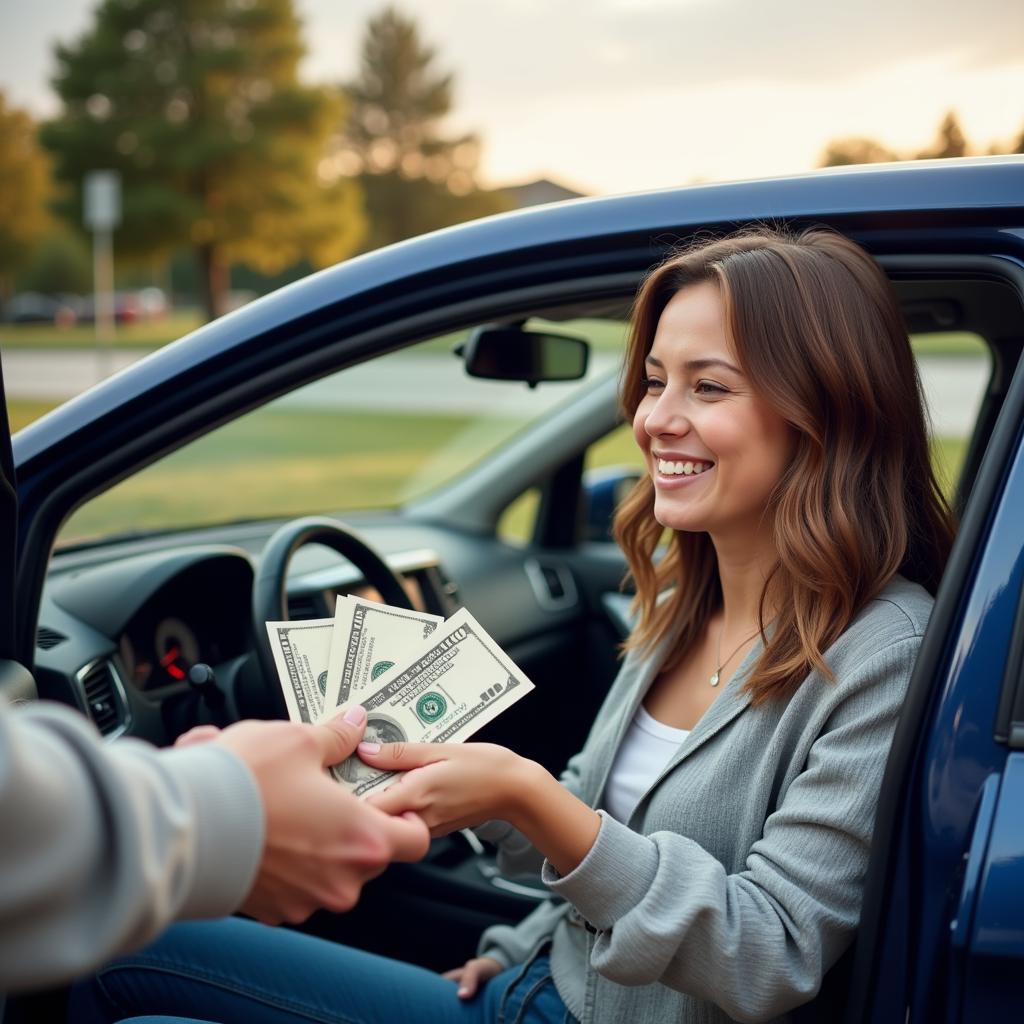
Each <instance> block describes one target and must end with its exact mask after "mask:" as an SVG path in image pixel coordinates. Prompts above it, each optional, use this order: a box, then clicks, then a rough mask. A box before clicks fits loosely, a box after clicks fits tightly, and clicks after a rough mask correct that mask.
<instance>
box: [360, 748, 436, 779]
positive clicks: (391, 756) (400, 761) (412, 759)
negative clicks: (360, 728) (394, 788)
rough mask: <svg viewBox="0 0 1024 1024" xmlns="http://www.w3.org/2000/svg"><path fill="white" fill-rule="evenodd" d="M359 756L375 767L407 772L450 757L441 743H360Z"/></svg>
mask: <svg viewBox="0 0 1024 1024" xmlns="http://www.w3.org/2000/svg"><path fill="white" fill-rule="evenodd" d="M357 749H358V752H359V756H360V757H361V758H362V759H363V760H364V761H365V762H366V763H367V764H372V765H373V767H374V768H387V769H388V770H389V771H400V772H405V771H408V770H409V769H410V768H419V767H420V765H424V764H433V763H434V762H435V761H443V760H445V759H446V758H447V757H448V752H447V751H446V750H445V749H444V744H440V743H383V744H381V743H370V742H364V743H360V744H359V747H358V748H357Z"/></svg>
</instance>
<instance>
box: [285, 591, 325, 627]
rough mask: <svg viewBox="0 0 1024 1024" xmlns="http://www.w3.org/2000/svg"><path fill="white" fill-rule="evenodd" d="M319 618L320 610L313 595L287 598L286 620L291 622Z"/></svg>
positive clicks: (298, 595) (297, 595)
mask: <svg viewBox="0 0 1024 1024" xmlns="http://www.w3.org/2000/svg"><path fill="white" fill-rule="evenodd" d="M319 617H320V608H319V602H318V600H317V596H316V595H315V594H295V595H290V596H289V598H288V618H289V619H291V621H292V622H299V621H301V620H303V619H316V618H319Z"/></svg>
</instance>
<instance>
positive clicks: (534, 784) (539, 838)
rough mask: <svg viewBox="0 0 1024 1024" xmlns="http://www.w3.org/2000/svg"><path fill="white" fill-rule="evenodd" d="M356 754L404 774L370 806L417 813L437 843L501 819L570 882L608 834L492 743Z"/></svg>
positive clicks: (376, 747)
mask: <svg viewBox="0 0 1024 1024" xmlns="http://www.w3.org/2000/svg"><path fill="white" fill-rule="evenodd" d="M357 749H358V752H359V756H360V757H361V758H362V759H363V760H364V761H365V762H366V763H367V764H369V765H372V766H373V767H374V768H384V769H387V770H388V771H399V772H405V774H404V775H403V776H402V778H401V779H400V780H399V781H398V782H397V783H395V785H393V786H392V787H391V788H390V789H386V790H385V791H384V792H383V793H380V794H379V795H377V796H372V797H370V799H369V801H368V802H369V803H371V804H373V805H374V806H375V807H378V808H380V810H382V811H386V812H387V813H388V814H404V813H406V812H408V811H412V812H413V813H414V814H416V815H417V816H418V817H419V818H421V819H422V820H423V821H424V822H425V823H426V826H427V828H429V829H430V834H431V835H432V836H446V835H447V834H448V833H449V832H454V831H455V830H456V829H460V828H471V827H472V826H473V825H479V824H480V823H481V822H483V821H489V820H490V819H491V818H498V819H500V820H501V821H507V822H508V823H509V824H510V825H512V826H513V827H514V828H516V829H518V830H519V831H520V832H522V833H523V835H525V836H526V838H527V839H529V840H530V842H531V843H533V845H534V846H535V847H536V848H537V849H538V850H539V851H540V852H541V853H542V854H543V855H544V856H545V857H547V859H548V860H549V861H550V862H551V865H552V866H553V867H554V869H555V870H556V871H557V872H558V873H559V874H561V875H567V874H568V873H569V872H570V871H572V870H573V869H574V868H575V867H576V865H577V864H579V862H580V861H581V860H583V858H584V857H585V856H586V855H587V852H588V851H589V850H590V848H591V846H593V844H594V840H595V839H596V838H597V833H598V831H599V830H600V828H601V818H600V816H599V815H598V813H597V811H595V810H593V809H592V808H590V807H588V806H587V805H586V804H585V803H583V801H582V800H579V799H578V798H577V797H575V796H573V795H572V793H570V792H569V791H568V790H567V789H566V788H565V787H564V786H563V785H562V784H561V783H560V782H559V781H558V779H556V778H555V777H554V776H552V775H550V774H549V773H548V772H546V771H545V770H544V769H543V768H542V767H541V766H540V765H539V764H537V763H536V762H535V761H528V760H527V759H526V758H525V757H520V756H519V755H518V754H514V753H513V752H512V751H511V750H507V749H506V748H505V747H498V746H495V745H494V744H493V743H385V744H384V745H383V746H381V745H380V744H379V743H360V744H359V747H358V748H357Z"/></svg>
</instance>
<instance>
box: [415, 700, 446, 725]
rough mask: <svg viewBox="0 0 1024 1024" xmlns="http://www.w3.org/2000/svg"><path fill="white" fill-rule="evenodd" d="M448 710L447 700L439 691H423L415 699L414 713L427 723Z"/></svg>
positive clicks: (435, 719)
mask: <svg viewBox="0 0 1024 1024" xmlns="http://www.w3.org/2000/svg"><path fill="white" fill-rule="evenodd" d="M447 710H448V702H447V701H446V700H445V699H444V697H442V696H441V694H439V693H433V692H431V693H425V694H423V696H422V697H420V699H419V700H418V701H416V714H417V715H419V716H420V718H422V719H423V721H424V722H426V723H427V724H428V725H429V724H430V723H431V722H436V721H437V720H438V719H439V718H440V717H441V716H442V715H443V714H444V713H445V712H446V711H447Z"/></svg>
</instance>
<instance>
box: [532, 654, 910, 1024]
mask: <svg viewBox="0 0 1024 1024" xmlns="http://www.w3.org/2000/svg"><path fill="white" fill-rule="evenodd" d="M919 645H920V637H912V638H909V639H906V640H901V641H899V642H897V643H895V644H893V645H892V646H890V647H888V648H885V649H884V650H882V651H880V652H879V653H878V654H877V655H875V656H874V657H872V658H870V659H869V660H868V661H867V662H866V663H865V664H864V665H862V666H861V668H860V669H859V671H858V672H857V676H858V680H857V686H856V687H855V688H851V689H850V690H849V691H848V693H849V695H848V696H846V697H845V698H844V699H843V700H842V701H841V702H839V703H838V704H837V707H836V708H835V709H834V711H833V713H832V715H831V716H830V718H829V721H828V723H827V725H826V727H825V729H824V731H823V732H822V734H821V735H820V736H819V737H818V738H817V740H816V741H815V742H814V744H813V745H812V747H811V748H810V753H809V757H808V761H807V766H806V768H805V770H804V771H803V772H802V773H801V774H800V775H799V776H797V778H796V779H795V780H794V781H793V783H792V784H791V785H790V787H789V789H788V791H787V792H786V794H785V796H784V798H783V801H782V803H781V805H780V806H779V807H778V809H777V810H776V811H775V812H774V813H773V814H771V815H770V817H769V818H768V819H767V821H766V822H765V826H764V831H763V834H762V836H761V838H760V839H759V840H758V841H757V842H756V843H755V844H754V845H753V847H752V848H751V850H750V853H749V855H748V857H747V860H746V865H745V870H743V871H742V872H739V873H737V874H731V875H730V874H727V873H726V871H725V869H724V868H723V866H722V864H721V863H720V862H719V861H718V860H717V859H715V858H714V857H712V856H711V855H710V854H708V853H707V852H706V851H705V850H704V849H702V848H701V847H700V846H699V845H697V844H696V843H694V842H693V841H691V840H689V839H686V838H684V837H683V836H681V835H678V834H676V833H674V832H655V833H653V834H651V835H648V836H644V835H640V834H638V833H636V832H633V831H631V830H630V829H629V828H628V827H627V826H625V825H623V824H621V823H620V822H618V821H616V820H614V819H612V818H609V817H608V816H607V815H606V814H604V813H603V812H601V817H602V822H601V828H600V831H599V833H598V837H597V839H596V841H595V843H594V845H593V846H592V847H591V849H590V851H589V852H588V854H587V856H586V857H585V858H584V859H583V861H582V862H581V863H580V864H579V866H578V867H577V868H576V869H575V870H573V871H572V872H570V873H569V874H568V875H565V876H559V875H558V873H557V872H556V871H555V870H554V869H553V868H552V867H551V866H550V865H549V864H547V863H545V865H544V870H543V877H544V881H545V882H546V883H547V884H548V885H549V886H550V887H551V889H552V890H553V891H554V892H556V893H558V894H559V895H561V896H564V897H565V898H566V899H568V900H570V901H571V902H572V903H574V904H575V906H576V907H577V908H578V909H579V911H580V913H581V914H583V916H584V917H585V918H586V919H587V920H588V921H589V922H590V923H591V925H592V926H593V927H595V928H596V929H597V932H598V934H597V936H596V938H595V942H594V945H593V950H592V954H591V963H592V965H593V967H594V968H595V969H596V970H597V971H599V972H600V973H601V974H602V975H604V976H605V977H607V978H609V979H611V980H612V981H615V982H618V983H619V984H622V985H647V984H651V983H653V982H660V983H661V984H664V985H667V986H669V987H670V988H674V989H676V990H678V991H682V992H686V993H688V994H690V995H693V996H696V997H697V998H700V999H706V1000H709V1001H710V1002H713V1003H715V1004H717V1005H718V1006H719V1007H721V1008H722V1009H723V1010H724V1011H725V1012H726V1013H727V1014H728V1015H729V1016H730V1017H731V1018H734V1019H735V1020H739V1021H763V1020H770V1019H771V1018H773V1017H776V1016H778V1015H780V1014H783V1013H785V1012H786V1011H788V1010H790V1009H792V1008H793V1007H794V1006H797V1005H799V1004H801V1003H803V1002H806V1001H807V1000H808V999H810V998H812V997H813V996H814V994H815V993H816V992H817V991H818V989H819V987H820V985H821V979H822V975H823V974H824V972H825V971H826V970H827V969H828V968H829V967H830V966H831V965H832V964H833V963H835V961H836V960H837V959H838V958H839V956H840V954H841V953H842V952H843V950H844V949H845V948H846V947H847V946H848V945H849V944H850V942H851V941H852V938H853V933H854V929H855V928H856V926H857V922H858V920H859V916H860V906H861V897H862V893H863V886H864V876H865V872H866V870H867V862H868V848H869V844H870V841H871V832H872V828H873V824H874V816H875V808H876V805H877V800H878V792H879V788H880V785H881V779H882V773H883V771H884V768H885V763H886V757H887V755H888V751H889V745H890V743H891V739H892V733H893V729H894V727H895V722H896V717H897V714H898V712H899V708H900V705H901V703H902V697H903V693H904V690H905V682H906V679H907V678H909V675H910V671H911V668H912V666H913V662H914V658H915V656H916V653H917V650H918V647H919ZM742 770H743V768H742V764H739V763H738V764H737V772H742ZM722 783H723V785H738V784H740V780H739V779H738V778H734V779H731V780H729V779H723V780H722Z"/></svg>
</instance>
